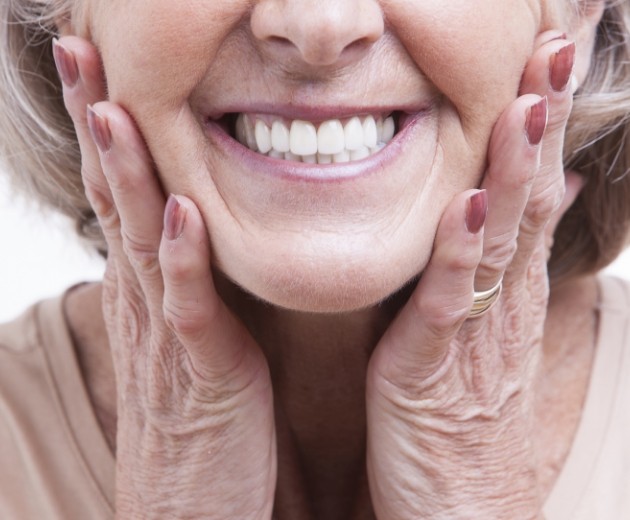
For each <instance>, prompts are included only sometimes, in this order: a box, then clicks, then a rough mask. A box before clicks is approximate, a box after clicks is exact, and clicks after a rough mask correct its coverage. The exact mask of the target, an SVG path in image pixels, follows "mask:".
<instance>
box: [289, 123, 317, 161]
mask: <svg viewBox="0 0 630 520" xmlns="http://www.w3.org/2000/svg"><path fill="white" fill-rule="evenodd" d="M290 142H291V153H294V154H295V155H315V154H316V153H317V130H315V125H314V124H313V123H309V122H308V121H300V120H298V119H296V120H295V121H293V123H292V124H291V139H290Z"/></svg>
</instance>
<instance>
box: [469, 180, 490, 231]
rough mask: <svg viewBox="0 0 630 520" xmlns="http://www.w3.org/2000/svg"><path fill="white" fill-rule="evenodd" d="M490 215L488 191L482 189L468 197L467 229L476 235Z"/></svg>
mask: <svg viewBox="0 0 630 520" xmlns="http://www.w3.org/2000/svg"><path fill="white" fill-rule="evenodd" d="M487 215H488V193H487V192H486V190H481V191H479V192H477V193H475V194H474V195H472V196H471V197H470V198H469V199H468V203H467V205H466V229H467V230H468V232H469V233H472V234H473V235H476V234H477V233H479V231H480V230H481V228H482V227H483V225H484V224H485V223H486V216H487Z"/></svg>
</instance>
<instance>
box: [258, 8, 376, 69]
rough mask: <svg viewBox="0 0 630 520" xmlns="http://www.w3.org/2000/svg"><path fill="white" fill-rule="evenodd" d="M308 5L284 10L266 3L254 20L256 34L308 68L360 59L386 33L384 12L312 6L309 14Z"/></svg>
mask: <svg viewBox="0 0 630 520" xmlns="http://www.w3.org/2000/svg"><path fill="white" fill-rule="evenodd" d="M329 1H333V0H329ZM336 1H338V0H335V2H336ZM323 4H326V2H323ZM306 5H307V4H305V5H304V6H301V7H302V8H301V9H298V6H297V5H294V4H291V6H289V8H284V9H280V5H279V4H278V3H276V2H275V1H274V0H268V2H267V3H265V2H263V3H262V5H259V6H257V7H258V9H256V10H255V11H254V16H253V17H252V29H253V32H254V35H255V36H256V37H257V38H258V40H259V41H261V42H262V44H263V45H264V46H265V47H267V48H268V50H270V51H272V53H277V52H280V54H285V57H286V53H287V51H289V52H291V53H295V54H298V55H299V58H300V59H301V60H302V61H303V62H304V63H305V64H307V65H311V66H324V67H326V66H332V65H337V64H342V63H345V62H348V61H349V60H351V59H360V57H361V56H362V55H363V54H364V53H365V51H367V50H368V49H369V48H370V46H371V45H372V44H373V43H375V42H376V41H377V40H378V39H379V38H380V37H381V36H382V35H383V33H384V25H385V24H384V20H383V16H382V13H380V9H379V10H378V12H376V11H375V10H374V9H369V8H364V9H359V10H357V9H353V8H351V7H353V6H351V5H349V4H347V5H343V6H340V5H339V4H337V3H335V4H334V5H333V6H330V5H329V6H328V8H326V7H327V6H326V5H314V4H313V3H309V4H308V6H310V8H311V9H310V11H312V12H309V13H305V12H304V9H305V8H306ZM370 6H372V4H370ZM263 7H264V9H263ZM354 7H358V6H354ZM362 7H365V6H362ZM373 11H374V12H373ZM278 40H283V41H282V43H283V45H277V43H278ZM269 43H271V45H268V44H269ZM274 43H275V45H274Z"/></svg>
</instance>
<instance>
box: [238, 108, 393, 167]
mask: <svg viewBox="0 0 630 520" xmlns="http://www.w3.org/2000/svg"><path fill="white" fill-rule="evenodd" d="M395 134H396V123H395V121H394V116H393V115H389V116H386V117H383V116H376V117H375V116H372V115H368V116H363V117H358V116H355V117H352V118H350V119H348V120H346V121H342V120H340V119H330V120H327V121H323V122H321V123H319V125H318V126H316V125H315V124H313V123H311V122H309V121H302V120H297V119H296V120H294V121H287V120H285V119H281V118H274V117H270V116H262V115H261V116H256V115H250V114H239V116H238V117H237V119H236V139H237V140H238V141H239V142H240V143H241V144H243V145H244V146H247V147H248V148H249V149H250V150H253V151H255V152H258V153H260V154H262V155H266V156H268V157H272V158H275V159H284V160H286V161H294V162H304V163H312V164H336V163H347V162H350V161H359V160H361V159H364V158H366V157H369V156H370V155H372V154H375V153H377V152H379V151H380V150H381V149H382V148H383V147H385V145H386V144H387V143H389V142H390V141H391V140H392V138H393V137H394V135H395Z"/></svg>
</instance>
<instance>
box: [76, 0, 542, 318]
mask: <svg viewBox="0 0 630 520" xmlns="http://www.w3.org/2000/svg"><path fill="white" fill-rule="evenodd" d="M327 1H328V0H327ZM330 1H331V2H332V0H330ZM275 2H276V0H267V1H261V2H258V3H256V4H255V5H254V7H253V8H252V7H251V2H249V1H248V2H246V1H243V0H218V1H213V2H206V1H201V0H192V1H188V2H171V1H170V0H132V1H129V2H114V3H111V2H108V3H106V4H105V3H94V4H91V9H90V10H89V14H88V22H87V23H88V24H89V27H90V31H91V34H92V35H93V38H94V40H95V42H96V44H97V46H98V47H99V49H100V51H101V53H102V56H103V61H104V68H105V72H106V75H107V83H108V89H109V93H110V98H111V100H112V101H115V102H118V103H120V104H121V105H122V106H123V107H125V108H126V109H127V110H129V112H130V113H131V114H132V116H133V117H134V119H135V120H136V122H137V124H138V125H139V127H140V130H141V132H142V134H143V135H144V137H145V139H146V141H147V144H148V146H149V149H150V151H151V154H152V156H153V158H154V160H155V161H156V165H157V169H158V173H159V176H160V178H161V181H162V183H163V186H164V188H165V191H167V192H174V193H179V194H184V195H187V196H189V197H191V198H192V199H193V200H194V201H195V203H196V204H197V206H198V207H199V208H200V210H201V212H202V214H203V216H204V220H205V222H206V225H207V227H208V230H209V233H210V237H211V242H212V247H213V254H214V262H215V263H216V266H217V267H218V268H219V269H220V270H221V271H222V272H224V273H225V274H226V275H227V277H229V278H230V279H232V280H234V281H235V282H236V283H237V284H239V285H241V286H242V287H244V288H245V289H246V290H248V291H250V292H252V293H254V294H256V295H257V296H259V297H261V298H263V299H265V300H268V301H270V302H272V303H274V304H277V305H280V306H284V307H288V308H297V309H302V310H319V311H322V310H324V311H338V310H350V309H355V308H360V307H364V306H367V305H371V304H374V303H375V302H377V301H379V300H381V299H383V298H385V297H387V296H388V295H390V294H391V293H393V292H394V291H396V290H397V289H398V288H400V287H401V286H402V285H403V284H404V283H405V282H407V281H408V280H409V279H411V278H412V277H414V276H415V275H417V273H419V272H420V271H421V270H422V268H423V267H424V265H425V264H426V261H427V259H428V258H429V255H430V252H431V246H432V242H433V238H434V235H435V230H436V227H437V223H438V221H439V218H440V216H441V214H442V212H443V209H444V207H445V206H446V204H447V203H448V202H450V201H451V200H452V198H453V197H454V195H455V194H457V193H460V192H461V191H463V190H465V189H468V188H471V187H475V186H477V185H478V182H479V180H480V178H481V176H482V174H483V170H484V166H485V159H486V148H487V143H488V140H489V136H490V133H491V130H492V128H493V125H494V123H495V121H496V119H497V117H498V115H499V114H500V113H501V111H502V110H503V109H504V108H505V106H506V105H507V104H508V103H509V102H510V101H512V100H513V99H514V98H515V97H516V96H517V90H518V85H519V80H520V76H521V73H522V70H523V67H524V65H525V63H526V61H527V58H528V56H529V55H530V53H531V51H532V44H533V41H534V38H535V37H536V35H537V34H538V33H539V32H540V30H542V29H546V28H547V27H546V25H548V24H549V20H544V19H543V16H544V15H545V13H547V11H548V9H547V8H546V2H544V1H541V2H537V1H534V0H507V1H506V0H481V1H479V2H474V3H473V2H470V1H469V0H455V1H452V2H448V4H445V3H444V2H441V1H437V0H435V1H428V2H427V1H412V2H409V1H402V0H390V1H383V2H380V3H374V2H372V1H371V0H370V1H368V0H354V1H353V2H350V4H352V6H351V7H353V9H355V10H356V12H361V9H364V8H366V6H367V7H370V9H374V5H376V9H379V10H382V13H383V14H382V16H384V18H385V20H386V22H387V23H386V24H385V26H384V30H383V31H382V32H381V33H380V34H379V35H378V37H377V38H374V41H373V42H370V43H368V44H365V45H364V47H363V50H362V52H361V53H357V54H356V55H353V54H350V57H346V58H343V59H339V60H337V61H336V62H334V63H332V64H330V65H327V66H323V67H318V66H313V65H312V64H308V63H306V62H305V61H304V60H302V59H300V56H299V54H298V55H297V57H296V56H293V57H292V59H286V58H287V56H286V54H285V51H286V49H283V50H278V48H277V47H274V46H273V45H271V46H270V45H269V42H268V40H267V39H264V38H260V37H256V36H255V35H254V34H259V33H260V30H262V29H260V27H256V25H255V24H256V23H259V24H262V22H261V20H262V21H264V20H265V18H264V16H265V11H260V12H258V13H256V10H263V9H266V8H269V7H272V8H273V7H274V5H273V4H274V3H275ZM333 3H334V2H333ZM354 4H356V5H354ZM364 4H365V5H364ZM331 5H332V4H331ZM326 7H327V6H325V5H322V6H321V8H320V9H317V10H312V16H310V17H309V21H310V22H311V23H312V24H321V25H322V26H325V24H326V23H328V22H329V20H327V13H329V12H331V11H330V10H327V8H326ZM328 7H330V6H328ZM252 9H253V11H252ZM268 10H269V9H268ZM272 11H273V9H272V10H270V11H269V12H272ZM273 12H274V13H276V16H277V13H284V12H285V11H283V10H282V9H280V10H276V11H273ZM286 12H287V13H289V14H285V15H281V16H286V20H284V24H285V25H284V26H285V27H289V26H292V27H298V29H299V24H301V23H304V20H302V19H301V17H300V16H297V15H292V14H290V13H293V12H294V11H286ZM257 14H258V15H260V16H258V18H257V17H256V16H255V15H257ZM339 16H343V12H342V13H341V14H340V15H339ZM545 16H546V15H545ZM257 20H258V21H257ZM296 24H297V25H296ZM259 29H260V30H259ZM347 30H348V31H352V30H353V29H352V28H349V29H347ZM348 37H349V41H351V40H352V39H353V38H354V39H356V40H359V39H360V38H361V34H360V32H357V33H356V34H350V33H349V36H348ZM342 57H344V55H343V54H342ZM262 102H265V103H270V104H272V105H274V104H282V105H286V104H287V102H288V103H289V104H298V105H299V104H302V105H309V106H321V105H327V106H331V105H332V106H335V105H338V106H378V105H379V104H387V105H396V104H397V103H403V102H404V103H407V104H409V105H412V106H418V105H422V104H427V103H428V104H429V106H430V117H427V118H425V120H424V121H423V123H422V128H421V129H420V130H419V131H418V132H416V134H415V135H414V139H413V140H412V142H411V143H410V144H409V145H408V146H405V147H404V149H403V150H402V152H401V153H400V154H398V156H397V157H396V159H395V160H394V161H392V162H391V163H389V166H388V167H387V168H386V169H385V170H386V171H381V172H378V173H377V174H375V175H372V176H370V178H367V179H362V180H361V181H358V182H345V183H339V184H335V185H325V186H319V187H317V188H314V187H313V186H304V185H302V184H300V183H292V184H291V185H288V184H287V183H280V182H278V181H276V180H272V179H269V178H266V177H265V176H261V175H257V174H256V172H252V171H248V170H247V168H246V167H245V166H244V165H243V164H242V163H240V162H239V160H238V159H237V158H234V157H229V156H226V154H224V153H221V152H220V151H219V150H217V147H216V146H215V143H213V142H212V140H211V139H209V138H208V136H207V135H206V133H205V131H204V126H203V121H204V118H205V117H206V116H207V114H206V111H207V110H208V108H212V109H218V110H220V109H221V107H226V106H230V105H234V104H236V103H238V104H240V105H247V104H248V103H262Z"/></svg>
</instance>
